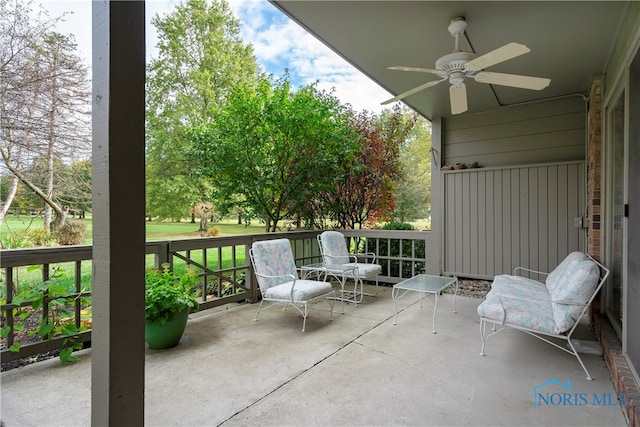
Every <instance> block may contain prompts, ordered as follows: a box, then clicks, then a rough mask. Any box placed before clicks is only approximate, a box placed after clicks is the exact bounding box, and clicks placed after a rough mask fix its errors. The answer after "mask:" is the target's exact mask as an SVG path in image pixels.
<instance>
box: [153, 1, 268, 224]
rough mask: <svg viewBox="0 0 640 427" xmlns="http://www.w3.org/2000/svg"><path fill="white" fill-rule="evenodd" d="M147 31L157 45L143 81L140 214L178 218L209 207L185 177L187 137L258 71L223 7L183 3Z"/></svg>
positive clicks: (196, 184) (203, 191)
mask: <svg viewBox="0 0 640 427" xmlns="http://www.w3.org/2000/svg"><path fill="white" fill-rule="evenodd" d="M152 24H153V25H154V26H155V27H156V28H157V30H158V38H159V42H158V46H157V47H158V58H157V59H154V60H152V61H151V63H150V64H149V68H148V70H149V71H148V76H147V107H146V109H147V129H148V131H147V135H148V137H147V166H146V167H147V211H148V214H149V215H153V216H158V217H160V218H162V219H164V218H173V219H180V218H181V217H185V216H188V215H189V214H190V212H191V211H192V209H193V207H194V206H195V204H196V203H197V202H201V201H209V200H210V194H209V193H210V187H209V186H208V185H206V183H204V182H202V180H200V179H198V178H195V177H194V176H193V175H192V173H191V172H192V170H193V168H194V167H195V164H196V162H195V159H192V158H190V157H188V155H187V153H188V152H189V151H190V143H191V142H190V140H189V139H188V138H187V137H186V130H187V129H190V128H192V127H195V126H199V125H204V124H207V123H210V121H211V117H212V114H214V112H215V111H216V110H217V109H219V108H220V107H221V106H222V105H224V103H225V101H226V99H227V98H228V94H229V92H230V91H231V90H232V88H233V87H234V86H235V85H237V84H240V83H245V82H251V81H253V80H254V79H255V76H256V73H257V70H258V66H257V62H256V59H255V56H254V54H253V48H252V47H251V46H250V45H248V44H245V43H244V42H243V41H242V39H241V38H240V23H239V21H238V20H237V19H236V18H235V17H234V16H233V14H232V12H231V10H230V9H229V6H228V4H227V2H226V1H224V0H213V1H209V0H187V1H186V2H185V3H181V4H179V5H178V6H177V7H176V8H175V10H174V11H173V12H172V13H170V14H168V15H166V16H164V17H160V16H157V15H156V16H155V17H154V18H153V20H152Z"/></svg>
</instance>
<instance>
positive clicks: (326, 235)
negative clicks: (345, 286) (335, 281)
mask: <svg viewBox="0 0 640 427" xmlns="http://www.w3.org/2000/svg"><path fill="white" fill-rule="evenodd" d="M320 244H321V246H322V255H323V257H324V262H325V264H347V263H349V262H350V261H351V260H350V259H349V250H348V249H347V243H346V242H345V240H344V234H342V233H340V232H338V231H324V232H322V234H320Z"/></svg>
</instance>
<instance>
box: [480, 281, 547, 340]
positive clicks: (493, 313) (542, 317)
mask: <svg viewBox="0 0 640 427" xmlns="http://www.w3.org/2000/svg"><path fill="white" fill-rule="evenodd" d="M478 314H479V315H480V317H484V318H487V319H489V320H494V321H496V322H498V323H500V324H507V325H514V326H520V327H523V328H528V329H533V330H536V331H541V332H547V333H551V334H557V333H558V329H557V327H556V324H555V321H554V318H553V312H552V309H551V304H550V303H549V301H548V300H544V299H536V298H526V299H525V298H513V297H509V296H507V295H500V294H498V293H494V292H493V291H491V292H489V293H488V294H487V298H486V299H485V301H484V302H483V303H482V304H480V306H479V307H478Z"/></svg>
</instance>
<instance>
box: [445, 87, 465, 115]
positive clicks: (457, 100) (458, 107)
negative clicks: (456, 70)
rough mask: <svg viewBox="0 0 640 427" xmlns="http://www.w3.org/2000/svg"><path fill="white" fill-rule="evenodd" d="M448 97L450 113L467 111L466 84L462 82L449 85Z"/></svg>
mask: <svg viewBox="0 0 640 427" xmlns="http://www.w3.org/2000/svg"><path fill="white" fill-rule="evenodd" d="M449 99H450V102H451V114H460V113H464V112H465V111H467V108H468V107H467V86H466V85H465V84H464V83H460V84H457V85H451V86H450V87H449Z"/></svg>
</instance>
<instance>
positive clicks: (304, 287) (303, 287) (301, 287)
mask: <svg viewBox="0 0 640 427" xmlns="http://www.w3.org/2000/svg"><path fill="white" fill-rule="evenodd" d="M292 285H293V281H289V282H286V283H283V284H281V285H277V286H272V287H270V288H269V289H267V290H266V291H265V292H263V294H262V297H263V298H264V299H275V300H291V286H292ZM331 291H333V288H332V287H331V284H330V283H328V282H319V281H317V280H296V281H295V286H294V288H293V302H296V303H300V302H305V301H309V300H311V299H313V298H316V297H319V296H321V295H324V294H326V293H329V292H331Z"/></svg>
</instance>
